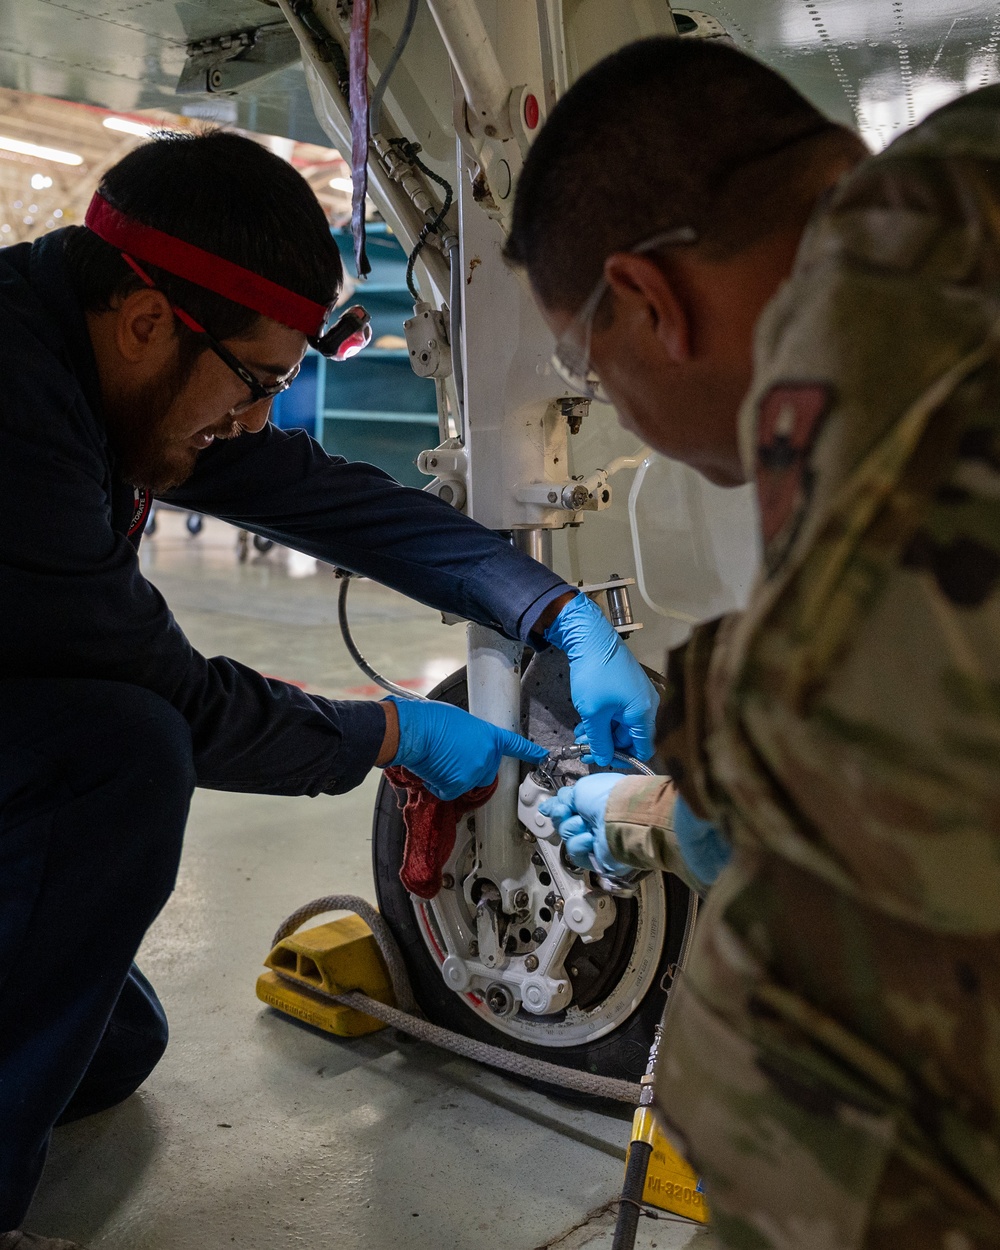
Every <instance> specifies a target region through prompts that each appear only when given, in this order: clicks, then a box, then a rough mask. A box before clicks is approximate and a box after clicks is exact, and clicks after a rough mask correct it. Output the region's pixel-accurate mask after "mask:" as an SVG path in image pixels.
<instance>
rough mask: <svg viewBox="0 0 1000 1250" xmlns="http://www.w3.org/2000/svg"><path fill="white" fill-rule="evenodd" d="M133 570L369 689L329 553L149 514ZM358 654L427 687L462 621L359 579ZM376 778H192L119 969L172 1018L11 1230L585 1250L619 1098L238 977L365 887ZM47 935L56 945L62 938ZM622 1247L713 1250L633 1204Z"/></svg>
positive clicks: (192, 628)
mask: <svg viewBox="0 0 1000 1250" xmlns="http://www.w3.org/2000/svg"><path fill="white" fill-rule="evenodd" d="M142 562H143V567H144V571H145V573H146V575H147V576H148V577H149V578H150V579H151V580H152V581H153V582H155V583H156V584H157V585H158V586H159V587H160V589H161V590H162V592H163V593H164V595H165V596H166V599H167V601H168V603H169V604H170V605H171V607H172V609H173V610H174V612H175V614H176V615H177V618H178V620H179V621H180V623H181V625H182V627H183V628H184V629H185V630H186V632H187V634H188V636H189V637H190V639H191V641H192V642H193V644H194V645H195V646H196V647H197V648H198V649H199V650H201V651H202V652H204V653H205V654H208V655H219V654H225V655H232V656H234V657H235V658H237V659H240V660H242V661H244V662H245V663H248V664H251V665H253V666H254V667H256V668H258V669H259V670H260V671H262V672H265V673H269V674H272V675H274V676H278V677H283V678H286V679H290V680H294V681H299V682H303V683H304V684H305V685H306V686H307V687H308V688H309V689H310V690H313V691H316V692H318V693H321V694H325V695H330V696H333V697H340V698H352V697H354V698H358V697H360V698H365V697H377V695H378V693H379V692H378V691H377V689H376V688H375V687H370V686H368V685H367V684H366V683H367V679H366V678H365V677H364V675H363V674H361V673H360V672H359V671H358V670H357V669H356V668H355V667H354V664H353V662H352V661H351V659H350V657H349V656H348V655H347V652H346V650H345V648H344V646H343V644H342V642H341V640H340V635H339V632H338V629H337V625H336V591H337V586H338V583H337V582H336V581H335V579H334V577H333V574H332V571H331V570H329V569H326V568H323V567H321V566H319V567H318V566H317V565H316V563H315V561H312V560H308V559H306V558H305V557H302V556H300V555H298V554H297V553H293V552H288V551H284V550H282V549H279V548H275V549H274V550H272V551H270V552H268V553H267V554H266V555H259V554H257V553H255V552H254V551H253V549H252V548H251V555H250V559H249V560H248V561H247V562H246V563H244V564H240V563H239V562H238V561H237V559H236V532H235V531H234V530H232V529H230V528H229V527H228V526H225V525H223V524H222V523H221V522H216V521H212V520H206V521H205V524H204V528H203V530H202V532H201V533H200V534H199V535H198V536H197V537H192V536H191V535H190V534H189V533H188V531H187V529H186V527H185V518H184V517H183V516H182V515H181V514H179V513H172V512H166V511H160V513H159V514H158V517H157V529H156V533H155V534H154V535H153V536H152V537H151V538H148V539H147V540H146V541H145V542H144V543H143V548H142ZM351 618H352V623H353V624H354V626H355V633H356V637H357V640H358V643H359V645H360V647H361V649H362V651H363V652H364V653H365V654H366V655H367V656H368V658H369V659H370V660H371V661H372V662H373V663H374V664H375V666H376V667H377V668H379V669H381V670H382V671H384V672H386V673H387V674H388V675H390V676H392V677H393V678H394V679H395V680H397V681H399V680H403V681H409V682H413V683H415V684H416V685H417V688H418V689H421V690H428V689H430V688H431V687H432V686H433V685H435V684H436V683H437V682H438V681H440V680H441V678H442V677H443V676H445V675H446V674H447V673H449V672H452V671H453V670H454V669H456V668H458V667H459V666H460V665H461V664H462V663H463V662H464V633H463V631H462V629H461V627H455V628H450V629H446V628H444V627H443V626H442V625H441V624H440V618H439V617H438V616H437V614H436V613H434V612H432V611H430V610H428V609H425V608H422V607H420V606H419V605H418V604H414V603H412V602H411V601H409V600H407V599H404V598H403V597H401V596H399V595H397V594H395V593H393V592H391V591H387V590H385V589H383V588H381V587H379V586H375V585H373V584H371V583H368V582H361V583H357V584H356V585H355V586H354V587H353V588H352V591H351ZM377 781H378V774H377V773H373V774H372V775H371V776H370V777H369V779H368V780H367V781H366V782H365V783H364V785H362V786H361V787H359V788H358V789H357V790H355V791H353V792H352V793H351V794H348V795H344V796H341V797H337V798H319V799H306V798H299V799H287V798H272V797H266V796H256V795H234V794H220V793H215V792H212V791H206V790H199V791H197V792H196V794H195V799H194V805H193V809H192V814H191V820H190V823H189V826H188V833H187V844H186V850H185V856H184V860H183V862H182V865H181V872H180V879H179V882H178V886H177V890H176V892H175V893H174V896H173V898H172V899H171V900H170V902H169V903H168V904H167V907H166V909H165V910H164V912H163V914H162V915H161V917H160V919H159V920H158V921H157V923H156V925H155V926H154V927H153V929H152V930H151V932H150V933H149V935H148V937H147V940H146V942H145V945H144V947H143V949H142V951H141V953H140V959H139V962H140V966H141V967H142V969H143V971H144V972H145V973H146V974H147V975H148V976H149V977H150V979H151V980H152V982H153V984H154V985H155V986H156V988H157V990H158V992H159V994H160V996H161V998H162V1000H163V1003H164V1005H165V1007H166V1010H167V1014H168V1016H169V1017H170V1023H171V1042H170V1046H169V1048H168V1050H167V1054H166V1056H165V1058H164V1059H163V1060H162V1061H161V1063H160V1065H159V1067H158V1068H157V1069H156V1071H155V1072H154V1073H153V1075H152V1076H151V1078H150V1079H149V1080H148V1081H147V1083H146V1084H145V1086H144V1087H143V1088H142V1089H141V1090H140V1091H139V1092H138V1093H137V1094H136V1095H134V1096H133V1097H132V1098H130V1099H128V1101H127V1102H125V1103H123V1104H122V1105H121V1106H119V1107H117V1108H115V1109H113V1110H111V1111H108V1112H105V1113H104V1114H102V1115H98V1116H93V1117H91V1118H90V1119H88V1120H83V1121H79V1122H78V1123H76V1124H72V1125H69V1126H67V1127H66V1128H62V1129H58V1130H57V1131H56V1133H55V1135H54V1139H53V1145H52V1150H51V1152H50V1155H49V1162H48V1165H47V1168H46V1172H45V1176H44V1178H43V1181H42V1185H41V1188H40V1190H39V1192H38V1195H37V1197H36V1199H35V1203H34V1206H33V1208H32V1210H31V1213H30V1215H29V1218H28V1219H27V1221H26V1222H25V1227H26V1228H29V1229H31V1230H32V1231H37V1232H44V1233H48V1234H50V1235H52V1236H62V1237H69V1238H72V1239H74V1240H79V1241H81V1242H83V1243H84V1244H85V1245H87V1246H88V1247H93V1250H230V1247H234V1246H235V1247H239V1250H277V1248H279V1247H304V1248H306V1250H328V1248H329V1250H333V1248H334V1247H336V1250H359V1248H360V1247H365V1248H366V1250H390V1248H391V1250H472V1248H473V1247H477V1248H478V1247H496V1248H497V1250H542V1248H543V1247H544V1248H545V1250H549V1248H552V1250H556V1248H558V1250H599V1248H600V1250H603V1248H604V1247H610V1245H611V1240H612V1233H613V1228H614V1213H615V1206H614V1200H615V1199H616V1198H617V1196H618V1193H619V1190H620V1187H621V1181H622V1175H623V1166H624V1158H625V1149H626V1146H627V1142H628V1137H629V1120H630V1115H629V1113H628V1111H627V1109H626V1108H622V1111H621V1113H620V1116H618V1115H615V1114H602V1113H598V1112H596V1111H592V1110H589V1109H582V1108H580V1107H579V1106H571V1105H569V1104H564V1103H562V1102H560V1101H557V1100H555V1099H551V1098H546V1097H543V1096H542V1095H539V1094H536V1093H533V1092H531V1091H528V1090H525V1089H524V1088H522V1087H520V1086H518V1085H516V1084H514V1083H513V1082H511V1081H509V1080H507V1079H506V1078H504V1077H502V1076H499V1075H497V1074H494V1073H491V1072H488V1071H487V1070H485V1069H483V1068H479V1067H476V1066H475V1065H474V1064H472V1063H468V1062H466V1061H464V1060H461V1059H457V1058H454V1057H452V1056H450V1055H448V1054H445V1053H444V1052H442V1051H438V1050H435V1049H434V1048H432V1047H429V1046H424V1045H422V1044H414V1043H401V1042H400V1041H399V1040H398V1038H397V1037H395V1036H394V1035H393V1034H392V1033H391V1032H390V1031H388V1030H386V1031H383V1032H380V1033H375V1034H372V1035H370V1036H368V1037H364V1038H360V1039H356V1040H352V1041H345V1040H341V1039H334V1038H331V1037H328V1036H327V1035H325V1034H322V1033H319V1032H317V1031H314V1030H312V1029H309V1028H307V1027H305V1026H301V1025H298V1024H295V1023H293V1022H291V1021H289V1020H288V1019H286V1018H284V1017H282V1016H279V1015H277V1014H276V1013H275V1012H273V1011H271V1010H270V1009H269V1008H265V1007H264V1006H263V1005H262V1004H261V1003H260V1002H258V1001H257V1000H256V998H255V997H254V983H255V980H256V977H257V974H258V971H259V970H260V964H261V960H262V958H263V957H264V955H265V954H266V953H267V950H268V948H269V943H270V938H271V935H272V934H273V932H274V930H275V928H277V926H278V924H279V922H280V921H281V920H283V919H284V917H285V916H286V915H288V914H289V913H290V912H292V911H293V910H294V909H295V908H296V907H298V906H300V905H301V904H302V903H304V902H307V901H308V900H309V899H311V898H315V897H316V896H317V895H320V894H326V893H331V892H334V891H342V892H350V893H355V894H360V895H362V896H364V897H366V898H369V899H371V900H372V901H374V897H375V896H374V886H373V882H372V872H371V813H372V808H373V804H374V799H375V791H376V786H377ZM60 940H66V941H72V940H73V939H72V934H66V935H64V937H63V938H61V939H60ZM636 1244H637V1247H638V1248H639V1250H652V1247H658V1248H659V1250H668V1248H669V1250H674V1248H679V1247H682V1246H691V1247H692V1248H693V1250H694V1248H697V1250H711V1248H712V1247H713V1245H714V1242H713V1239H712V1237H711V1235H710V1234H708V1235H706V1234H703V1233H699V1232H695V1231H693V1230H692V1228H691V1226H690V1225H686V1224H678V1223H671V1222H670V1221H669V1220H657V1221H652V1220H645V1219H644V1220H642V1221H641V1223H640V1230H639V1239H638V1241H637V1243H636Z"/></svg>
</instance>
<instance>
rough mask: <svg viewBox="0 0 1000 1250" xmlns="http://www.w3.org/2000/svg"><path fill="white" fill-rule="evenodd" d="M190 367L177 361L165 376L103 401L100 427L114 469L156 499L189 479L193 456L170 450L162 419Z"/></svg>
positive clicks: (188, 451)
mask: <svg viewBox="0 0 1000 1250" xmlns="http://www.w3.org/2000/svg"><path fill="white" fill-rule="evenodd" d="M190 367H191V366H190V362H188V361H184V362H182V361H178V362H177V363H176V365H175V366H174V367H173V368H172V369H171V370H170V371H169V373H166V374H164V375H162V376H161V377H158V378H154V379H153V380H152V381H150V382H147V383H146V384H145V385H144V386H142V387H141V388H140V389H139V390H138V391H134V392H133V393H132V394H131V395H128V396H125V397H115V398H113V399H109V398H106V399H105V402H104V416H105V423H106V425H107V430H108V439H109V441H110V443H111V447H112V450H113V451H114V453H115V460H116V462H117V464H116V468H117V469H118V472H119V473H120V474H121V476H122V477H123V478H124V479H125V481H126V482H128V483H129V485H131V486H144V487H146V488H147V489H148V490H151V491H152V492H153V493H154V494H159V493H160V492H162V491H166V490H170V489H171V488H172V487H174V486H180V484H181V482H184V481H186V480H187V478H189V477H190V476H191V473H192V471H193V470H194V465H195V460H196V459H197V455H198V453H197V451H196V450H195V449H194V448H192V447H184V446H183V445H171V443H170V440H169V438H168V435H167V430H166V424H167V423H166V418H167V415H168V413H169V412H170V410H171V408H172V407H173V404H174V401H175V400H176V399H177V397H178V395H180V393H181V391H182V390H183V389H184V384H185V381H186V380H187V374H188V373H189V371H190Z"/></svg>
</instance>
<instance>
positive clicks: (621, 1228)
mask: <svg viewBox="0 0 1000 1250" xmlns="http://www.w3.org/2000/svg"><path fill="white" fill-rule="evenodd" d="M652 1153H653V1147H652V1146H651V1145H650V1144H649V1142H644V1141H634V1142H632V1144H631V1145H630V1146H629V1150H628V1163H627V1165H626V1167H625V1184H624V1186H623V1187H622V1196H621V1198H620V1200H619V1201H620V1204H621V1205H620V1206H619V1208H618V1220H617V1223H616V1224H615V1236H614V1241H613V1242H612V1243H611V1250H633V1247H634V1246H635V1235H636V1232H637V1231H638V1228H639V1215H640V1213H641V1206H640V1204H641V1202H642V1194H643V1190H644V1189H645V1188H646V1172H647V1169H648V1168H649V1160H650V1156H651V1155H652Z"/></svg>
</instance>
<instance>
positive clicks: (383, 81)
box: [368, 0, 419, 135]
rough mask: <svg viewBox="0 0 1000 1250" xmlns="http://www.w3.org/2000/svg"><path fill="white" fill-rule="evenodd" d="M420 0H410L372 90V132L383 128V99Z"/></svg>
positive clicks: (407, 40) (370, 115)
mask: <svg viewBox="0 0 1000 1250" xmlns="http://www.w3.org/2000/svg"><path fill="white" fill-rule="evenodd" d="M418 4H419V0H410V3H409V5H408V7H407V10H406V17H405V18H404V19H403V29H402V30H401V31H400V33H399V38H398V39H397V40H396V46H395V47H394V48H393V50H392V56H391V57H389V63H388V64H387V65H386V67H385V69H384V70H383V71H382V76H381V77H380V78H379V80H378V82H377V83H376V84H375V90H374V91H373V92H372V98H371V104H370V105H369V110H368V117H369V126H370V128H371V133H372V134H373V135H374V134H378V132H379V131H380V130H381V129H382V127H381V125H380V120H381V117H382V101H383V99H384V98H385V91H386V88H387V87H388V86H389V79H390V78H391V77H392V73H393V70H394V69H395V68H396V66H397V65H398V64H399V58H400V57H401V56H402V55H403V49H404V48H405V47H406V45H407V43H408V42H409V40H410V35H411V34H412V33H413V23H414V22H415V21H416V19H417V6H418Z"/></svg>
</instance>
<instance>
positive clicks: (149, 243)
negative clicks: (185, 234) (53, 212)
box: [84, 192, 329, 338]
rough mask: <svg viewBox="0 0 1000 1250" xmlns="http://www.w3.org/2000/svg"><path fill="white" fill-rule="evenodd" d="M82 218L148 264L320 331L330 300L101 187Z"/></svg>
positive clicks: (303, 327) (295, 326) (305, 329)
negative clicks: (189, 239)
mask: <svg viewBox="0 0 1000 1250" xmlns="http://www.w3.org/2000/svg"><path fill="white" fill-rule="evenodd" d="M84 220H85V223H86V226H87V229H88V230H93V232H94V234H96V235H97V237H98V238H99V239H103V240H104V242H105V243H110V244H111V246H112V247H117V248H118V249H119V250H120V251H122V252H128V253H129V255H131V256H135V257H138V259H139V260H144V261H146V263H147V264H150V265H157V266H158V267H159V268H160V269H165V270H166V271H167V273H172V274H174V275H175V277H178V278H184V279H185V280H186V281H188V282H193V283H194V284H195V285H196V286H201V287H204V288H205V289H206V290H207V291H214V292H215V294H216V295H221V296H223V298H224V299H229V300H232V301H233V303H234V304H242V305H243V306H244V308H252V309H253V310H254V312H259V313H262V314H263V315H264V316H265V317H270V318H271V319H272V320H273V321H280V322H281V324H282V325H285V326H289V327H290V328H291V329H293V330H300V331H301V332H302V333H303V334H307V335H308V336H309V337H310V338H315V337H316V336H317V335H318V334H320V333H321V332H322V329H323V326H324V324H325V322H326V318H327V313H328V311H329V310H328V308H327V307H326V305H324V304H317V303H315V302H314V301H313V300H311V299H306V298H305V296H304V295H296V293H295V292H294V291H290V290H289V289H288V288H287V287H284V286H279V284H278V283H277V282H272V281H271V280H270V279H269V278H262V277H261V276H260V274H258V273H254V272H253V271H252V270H250V269H244V268H243V267H242V266H241V265H235V264H233V262H232V261H231V260H223V258H222V257H221V256H216V255H214V254H213V253H212V252H206V251H205V250H204V249H203V248H200V247H195V245H194V244H193V243H185V242H184V240H183V239H177V238H174V236H173V235H172V234H164V232H163V231H162V230H157V229H156V228H155V227H154V226H144V225H142V223H141V222H138V221H134V220H133V219H132V218H131V217H126V216H125V214H124V213H120V212H119V211H118V209H117V208H114V207H112V205H111V204H109V203H108V201H107V200H106V199H105V198H104V196H102V195H101V194H100V193H99V192H95V193H94V198H93V199H92V200H91V201H90V206H89V208H88V209H87V216H86V218H85V219H84Z"/></svg>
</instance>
